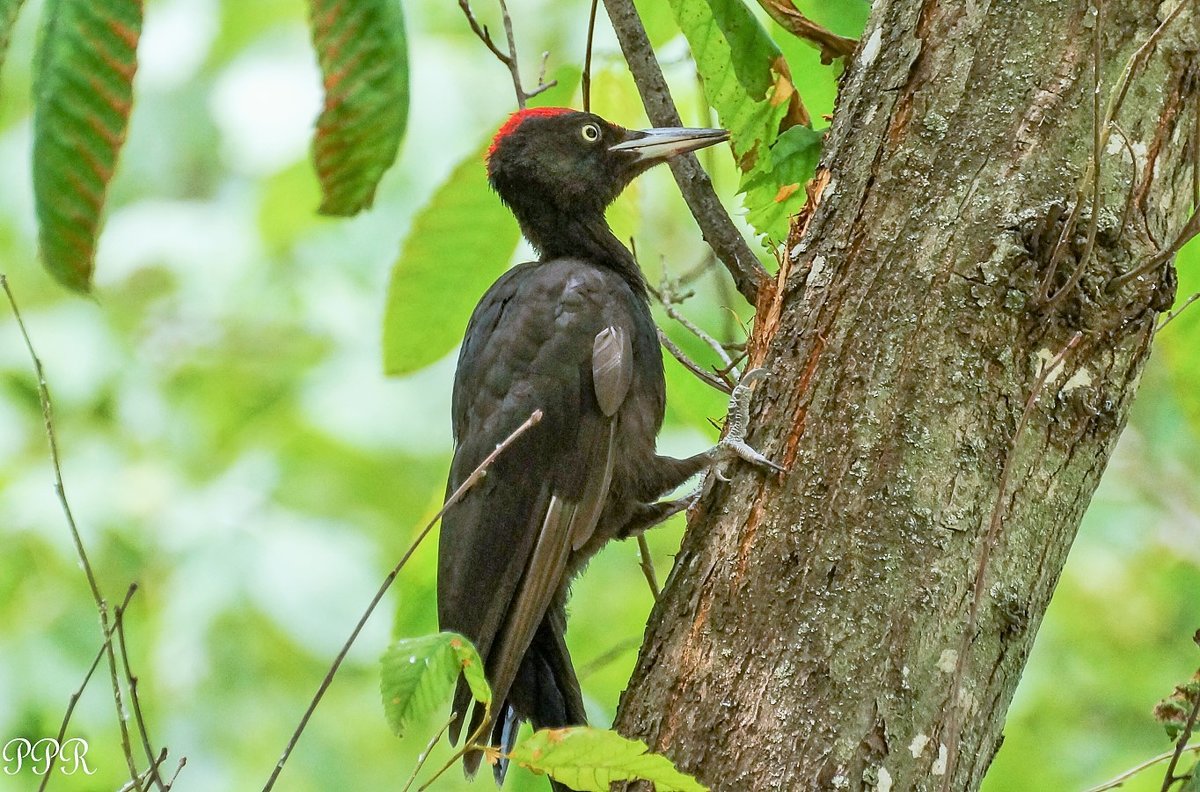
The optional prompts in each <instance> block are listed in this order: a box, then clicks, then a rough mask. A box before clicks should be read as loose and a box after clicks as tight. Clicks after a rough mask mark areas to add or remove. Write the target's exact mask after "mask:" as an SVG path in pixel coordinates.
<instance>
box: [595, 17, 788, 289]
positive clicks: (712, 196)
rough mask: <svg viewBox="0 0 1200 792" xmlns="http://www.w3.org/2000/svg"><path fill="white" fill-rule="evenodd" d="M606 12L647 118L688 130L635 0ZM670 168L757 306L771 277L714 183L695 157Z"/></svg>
mask: <svg viewBox="0 0 1200 792" xmlns="http://www.w3.org/2000/svg"><path fill="white" fill-rule="evenodd" d="M604 8H605V9H606V10H607V11H608V18H609V19H610V20H611V21H612V26H613V30H615V31H616V33H617V40H618V41H619V42H620V43H621V51H622V52H623V53H624V54H625V61H626V62H627V63H628V64H629V70H630V72H632V73H633V79H634V82H635V83H636V84H637V88H638V93H640V94H641V97H642V104H643V105H644V106H645V108H646V115H648V116H649V117H650V121H651V122H653V123H654V125H655V126H660V127H671V126H682V125H683V121H682V120H681V119H680V117H679V111H678V110H676V109H675V103H674V102H673V101H672V100H671V92H670V90H669V89H668V88H667V81H666V80H665V79H664V78H663V74H662V69H660V68H659V66H658V61H657V60H656V59H655V57H654V50H653V49H652V48H651V47H650V39H649V38H647V36H646V30H645V28H643V27H642V21H641V19H640V18H639V17H638V13H637V9H636V8H634V5H633V0H604ZM669 164H670V166H671V173H673V174H674V176H675V182H676V183H677V184H678V185H679V191H680V192H681V193H682V194H683V199H684V201H686V202H687V205H688V209H690V210H691V212H692V217H694V218H696V223H697V225H699V226H700V232H701V233H702V234H703V236H704V241H705V242H707V243H708V244H709V245H710V246H711V247H712V249H713V252H714V253H716V254H717V258H718V259H720V260H721V263H722V264H724V265H725V268H726V269H728V270H729V274H730V275H731V276H733V282H734V285H735V286H737V290H738V291H739V292H741V293H742V296H743V297H745V298H746V300H747V301H749V302H750V304H751V305H753V304H754V303H755V301H756V300H757V299H758V290H759V287H760V286H761V285H762V284H763V283H764V282H765V281H766V280H767V278H768V277H769V275H768V274H767V271H766V269H764V268H763V265H762V264H761V263H759V260H758V257H757V256H755V255H754V252H753V251H752V250H750V246H749V245H748V244H747V243H746V240H745V239H743V238H742V235H741V233H740V232H739V231H738V229H737V227H736V226H734V224H733V221H732V220H730V219H729V214H728V213H727V212H726V211H725V208H724V207H723V206H721V202H720V200H719V199H718V198H717V194H716V192H715V191H714V190H713V186H712V180H711V179H709V177H708V174H707V173H705V171H704V169H703V168H701V167H700V161H699V160H697V159H696V156H695V154H683V155H681V156H678V157H673V158H671V160H669Z"/></svg>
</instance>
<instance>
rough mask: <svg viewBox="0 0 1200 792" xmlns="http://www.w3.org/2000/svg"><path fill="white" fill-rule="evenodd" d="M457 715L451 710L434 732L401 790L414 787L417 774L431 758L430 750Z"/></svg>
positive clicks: (406, 791)
mask: <svg viewBox="0 0 1200 792" xmlns="http://www.w3.org/2000/svg"><path fill="white" fill-rule="evenodd" d="M457 717H458V713H457V712H451V713H450V717H449V718H447V719H446V722H445V723H443V724H442V727H441V728H440V729H438V730H437V733H436V734H434V735H433V738H432V739H430V741H429V742H428V743H427V744H426V745H425V750H424V751H421V753H420V754H418V755H417V765H416V767H414V768H413V771H412V773H411V774H410V775H409V776H408V781H407V782H406V783H405V784H404V789H402V790H401V792H408V790H410V789H412V785H413V784H414V783H416V780H417V774H418V773H420V772H421V768H422V767H424V766H425V762H426V761H428V760H429V753H430V751H432V750H433V749H434V746H436V745H437V744H438V742H439V741H440V740H441V739H442V735H443V734H445V733H446V730H447V729H449V728H450V724H452V723H454V720H455V718H457Z"/></svg>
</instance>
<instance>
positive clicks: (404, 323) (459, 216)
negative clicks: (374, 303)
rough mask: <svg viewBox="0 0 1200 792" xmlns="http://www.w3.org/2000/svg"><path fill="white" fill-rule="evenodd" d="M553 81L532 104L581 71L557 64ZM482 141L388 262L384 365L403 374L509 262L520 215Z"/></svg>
mask: <svg viewBox="0 0 1200 792" xmlns="http://www.w3.org/2000/svg"><path fill="white" fill-rule="evenodd" d="M554 77H555V79H556V80H557V81H558V85H557V86H555V87H554V88H551V89H550V90H548V91H546V92H545V93H543V94H540V95H538V97H537V99H538V101H537V102H534V104H547V105H552V104H562V103H565V102H567V101H569V100H570V98H571V96H572V95H573V93H574V91H575V86H576V85H577V84H578V81H579V71H578V70H577V69H574V68H562V69H559V70H558V71H557V73H556V74H555V75H554ZM486 151H487V144H484V145H482V146H480V147H479V148H478V149H476V150H475V151H473V152H471V153H470V154H469V155H467V157H466V159H464V160H463V161H462V162H460V163H459V164H458V166H457V167H456V168H455V169H454V171H453V172H452V173H451V174H450V177H449V178H448V179H446V181H445V182H444V183H443V184H442V186H441V187H439V188H438V189H437V191H436V192H435V193H434V195H433V198H432V199H430V201H429V203H427V204H426V205H425V207H424V208H423V209H421V211H420V212H419V213H418V214H417V216H416V218H415V219H414V220H413V224H412V228H411V229H410V230H409V232H408V238H407V239H405V241H404V249H403V251H402V252H401V253H400V258H399V260H397V262H396V264H395V265H394V266H393V267H392V275H391V282H390V284H389V285H388V295H387V305H386V307H385V309H384V317H383V368H384V371H385V372H386V373H388V374H393V375H395V374H408V373H411V372H413V371H416V370H417V369H420V368H423V367H424V366H428V365H429V364H430V363H433V362H434V361H436V360H439V359H440V358H442V357H443V356H444V355H445V354H446V353H448V352H449V351H450V350H452V349H454V347H455V346H457V345H458V343H459V341H461V340H462V337H463V331H464V330H466V327H467V320H468V319H469V318H470V316H471V311H472V310H473V309H474V308H475V304H476V303H477V302H478V301H479V298H480V297H482V296H483V293H484V292H485V291H486V290H487V288H488V287H489V286H491V285H492V282H493V281H495V280H496V278H498V277H500V275H502V274H503V273H504V270H505V269H507V268H508V264H509V261H510V260H511V259H512V256H513V253H514V251H516V249H517V242H518V241H519V240H520V238H521V232H520V229H519V228H518V227H517V221H516V220H514V219H513V217H512V215H511V214H510V213H509V211H508V210H507V209H506V208H504V205H503V204H502V203H500V199H499V198H497V197H496V196H495V194H493V193H492V190H491V188H490V187H489V186H488V183H487V172H486V170H485V169H484V165H483V155H484V152H486Z"/></svg>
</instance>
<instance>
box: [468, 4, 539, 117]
mask: <svg viewBox="0 0 1200 792" xmlns="http://www.w3.org/2000/svg"><path fill="white" fill-rule="evenodd" d="M458 7H459V8H461V9H462V12H463V15H464V16H466V18H467V24H468V25H470V26H471V32H473V33H474V34H475V35H476V37H478V39H479V40H480V41H482V42H483V43H484V45H485V46H486V47H487V48H488V49H489V50H491V52H492V54H493V55H495V56H496V60H498V61H500V62H501V63H503V64H504V65H505V67H507V69H508V73H509V74H510V75H511V76H512V83H513V92H514V93H516V95H517V107H519V108H521V109H522V110H524V109H525V104H526V102H528V101H529V100H530V99H532V98H533V97H535V96H537V95H538V94H540V93H542V92H543V91H546V90H549V89H550V88H553V87H554V86H555V85H557V84H558V81H557V80H551V81H550V82H546V81H545V75H546V59H547V58H548V57H549V53H545V54H543V55H542V71H541V74H540V75H538V84H537V87H536V88H534V89H533V90H532V91H526V90H525V87H524V86H523V85H522V84H521V68H520V65H519V63H518V58H517V43H516V38H515V37H514V36H513V26H512V17H511V16H509V13H508V6H507V5H506V4H505V2H504V0H500V14H501V16H502V17H503V18H504V37H505V39H506V40H507V43H508V52H505V51H504V50H502V49H500V47H499V46H498V45H497V44H496V42H495V40H493V39H492V34H491V33H489V32H488V29H487V26H486V25H481V24H479V20H477V19H476V18H475V12H473V11H472V10H471V4H470V3H469V2H468V0H458Z"/></svg>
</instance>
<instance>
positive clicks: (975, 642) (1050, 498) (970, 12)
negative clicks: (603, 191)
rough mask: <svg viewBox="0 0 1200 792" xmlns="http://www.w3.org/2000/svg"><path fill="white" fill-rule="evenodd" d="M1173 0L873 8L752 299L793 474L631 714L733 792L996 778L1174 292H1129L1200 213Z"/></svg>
mask: <svg viewBox="0 0 1200 792" xmlns="http://www.w3.org/2000/svg"><path fill="white" fill-rule="evenodd" d="M1184 1H1185V2H1187V3H1190V4H1191V6H1195V5H1197V4H1196V3H1195V2H1194V0H1184ZM1173 7H1174V3H1170V2H1168V3H1160V2H1157V0H1128V1H1127V2H1122V3H1116V2H1104V3H1103V4H1102V8H1101V12H1100V15H1099V18H1098V17H1097V12H1096V10H1095V9H1094V8H1093V5H1092V4H1091V3H1089V2H1084V1H1083V0H1070V2H1058V1H1057V0H1013V2H1006V3H990V2H986V0H985V1H984V2H950V1H949V0H879V1H878V2H876V3H875V6H874V9H873V11H872V15H871V19H870V21H869V22H868V25H867V30H866V32H865V34H864V36H863V42H864V44H863V45H860V49H859V52H858V53H857V54H856V55H855V57H854V59H853V60H852V61H851V62H850V63H849V64H848V68H847V71H846V74H845V77H844V80H843V85H842V91H841V95H840V98H839V102H838V107H837V110H836V113H835V116H834V121H833V127H832V129H831V131H830V134H829V139H828V143H827V147H826V154H825V160H824V162H823V164H822V168H821V169H820V170H819V171H818V178H817V181H816V182H815V186H816V188H817V189H815V190H814V192H816V193H817V194H818V195H819V200H818V202H817V205H816V206H815V207H814V211H813V212H812V214H811V215H810V216H808V217H807V218H806V219H805V220H804V226H805V227H803V228H800V227H797V228H795V229H794V238H793V239H792V240H790V241H789V245H788V255H787V257H786V260H785V262H784V265H783V267H782V268H781V271H780V273H779V275H778V278H777V280H776V282H775V284H774V287H773V288H764V289H763V290H762V291H761V292H760V295H759V301H758V320H757V325H756V328H755V332H754V335H753V339H752V341H753V343H752V349H751V354H752V361H753V362H754V363H758V364H761V365H765V366H766V367H768V368H769V369H770V370H771V371H772V372H773V374H774V376H773V377H772V379H771V380H770V381H769V383H767V384H766V385H765V386H760V387H759V394H758V396H757V397H756V402H755V405H754V419H755V428H754V430H753V432H752V434H751V437H750V440H751V442H753V443H754V444H755V445H756V446H757V447H759V448H760V449H761V450H763V451H764V452H766V453H768V455H770V456H772V457H773V458H775V459H781V460H784V461H786V463H787V465H788V467H789V472H788V474H787V475H785V476H783V477H781V478H770V479H763V478H762V477H761V476H760V475H759V474H758V473H757V472H754V471H749V470H747V471H745V472H744V473H743V474H741V475H738V476H736V477H735V479H734V480H733V482H732V483H731V484H729V485H727V486H725V485H722V486H720V487H717V488H716V489H715V490H714V492H712V493H711V494H710V495H709V496H708V497H707V498H706V499H705V500H704V501H703V502H702V503H701V504H700V506H699V508H698V509H697V510H696V511H695V512H694V513H693V514H692V515H691V519H690V522H689V528H688V531H687V534H686V536H685V538H684V543H683V547H682V549H681V552H680V554H679V556H678V558H677V561H676V564H675V568H674V570H673V571H672V573H671V577H670V579H669V581H668V583H667V585H666V587H665V589H664V591H663V594H662V596H661V598H660V600H659V602H658V604H657V605H656V607H655V610H654V613H653V614H652V616H651V621H650V626H649V629H648V632H647V636H646V641H645V644H644V645H643V648H642V652H641V655H640V657H639V660H638V664H637V667H636V670H635V673H634V676H633V679H632V680H631V683H630V687H629V689H628V690H627V691H626V693H625V695H624V696H623V698H622V703H621V709H620V712H619V714H618V720H617V727H618V729H619V730H620V731H622V732H623V733H625V734H628V735H631V736H638V737H641V738H643V739H646V740H647V742H648V743H649V744H650V745H651V747H652V748H653V749H655V750H660V751H663V752H665V753H666V754H667V755H668V756H670V757H671V758H672V759H673V760H674V761H675V762H676V763H677V764H678V765H679V766H680V768H681V769H683V770H686V771H688V772H691V773H694V774H695V775H696V776H697V777H698V778H699V779H700V780H702V781H703V782H704V783H706V784H708V785H710V786H711V787H712V788H713V789H715V790H759V789H762V790H773V789H781V790H802V789H885V788H890V789H905V790H908V789H920V790H924V789H955V790H958V789H975V788H977V787H978V784H979V782H980V781H981V779H982V777H983V774H984V772H985V771H986V769H987V766H988V764H989V762H990V761H991V758H992V756H993V755H994V753H995V751H996V750H997V748H998V747H999V742H1000V739H1001V730H1002V727H1003V720H1004V713H1005V711H1006V709H1007V707H1008V703H1009V701H1010V699H1011V696H1012V692H1013V690H1014V689H1015V687H1016V683H1017V680H1018V678H1019V676H1020V673H1021V669H1022V667H1023V665H1024V662H1025V659H1026V657H1027V655H1028V652H1029V648H1030V646H1031V644H1032V641H1033V637H1034V634H1035V633H1036V630H1037V627H1038V625H1039V624H1040V621H1041V618H1042V615H1043V613H1044V612H1045V609H1046V605H1047V603H1048V602H1049V598H1050V595H1051V593H1052V591H1053V588H1054V584H1055V582H1056V581H1057V578H1058V575H1059V572H1060V571H1061V569H1062V565H1063V563H1064V562H1065V559H1066V555H1067V551H1068V550H1069V548H1070V545H1071V542H1072V540H1073V538H1074V535H1075V531H1076V529H1077V528H1078V525H1079V521H1080V519H1081V518H1082V515H1083V513H1084V510H1085V509H1086V507H1087V504H1088V502H1089V500H1090V499H1091V496H1092V493H1093V491H1094V490H1095V487H1096V484H1097V483H1098V481H1099V478H1100V475H1101V473H1102V472H1103V470H1104V466H1105V464H1106V463H1107V461H1108V458H1109V456H1110V454H1111V452H1112V449H1113V446H1114V444H1115V442H1116V440H1117V437H1118V436H1119V434H1120V431H1121V429H1122V428H1123V426H1124V424H1125V420H1126V416H1127V414H1128V408H1129V405H1130V402H1131V400H1132V399H1133V397H1134V394H1135V393H1136V389H1137V381H1138V376H1139V374H1140V372H1141V369H1142V366H1143V364H1144V362H1145V360H1146V358H1147V356H1148V355H1149V352H1150V345H1151V341H1152V338H1153V330H1154V321H1155V317H1156V316H1157V314H1158V313H1159V312H1160V311H1162V310H1163V309H1164V308H1165V307H1166V306H1168V305H1169V304H1170V301H1171V298H1172V296H1173V291H1174V280H1173V273H1172V272H1171V270H1170V268H1169V265H1168V266H1164V267H1163V268H1160V269H1158V270H1156V271H1155V272H1152V273H1148V274H1146V275H1145V276H1143V277H1139V278H1134V279H1129V280H1126V281H1120V280H1119V278H1120V276H1121V275H1122V274H1124V273H1128V272H1131V271H1133V270H1134V269H1136V268H1137V267H1138V266H1140V265H1141V264H1143V263H1144V262H1146V261H1147V260H1150V259H1152V258H1153V257H1154V256H1155V255H1156V253H1157V252H1158V251H1159V250H1161V249H1163V248H1164V247H1165V246H1166V245H1168V244H1169V243H1170V242H1171V241H1172V234H1174V233H1177V232H1178V230H1179V229H1180V228H1181V227H1182V226H1183V224H1184V222H1185V220H1186V218H1187V212H1188V211H1189V209H1190V206H1191V203H1192V202H1193V200H1194V198H1193V189H1194V188H1193V185H1194V184H1195V179H1196V176H1195V173H1196V168H1197V166H1198V163H1196V162H1195V161H1194V160H1193V159H1192V158H1193V157H1194V156H1195V154H1194V152H1195V151H1196V150H1197V146H1198V145H1200V144H1198V143H1197V141H1196V136H1197V135H1200V131H1198V130H1200V122H1198V121H1197V119H1196V114H1197V106H1198V105H1200V65H1198V64H1200V58H1198V55H1197V46H1198V44H1197V42H1200V11H1197V10H1196V9H1195V8H1194V7H1192V8H1186V9H1184V10H1183V11H1182V12H1180V13H1179V14H1177V15H1176V16H1175V18H1173V19H1172V20H1171V23H1170V25H1169V26H1167V27H1166V28H1165V29H1163V30H1162V31H1160V32H1159V33H1156V32H1155V31H1156V29H1157V28H1158V27H1159V25H1160V24H1161V23H1162V21H1163V20H1164V19H1165V18H1166V15H1167V14H1169V13H1170V12H1171V10H1172V8H1173ZM1147 42H1149V44H1148V45H1147ZM1097 47H1098V49H1097ZM1139 48H1143V49H1142V50H1141V52H1142V54H1143V55H1145V57H1144V58H1142V57H1140V56H1139V57H1138V58H1137V59H1135V64H1134V68H1133V69H1132V70H1131V71H1130V79H1129V81H1128V85H1129V89H1128V91H1127V93H1126V95H1125V97H1124V100H1123V102H1122V103H1121V105H1120V107H1119V110H1118V112H1117V113H1116V114H1115V115H1114V117H1113V121H1114V123H1113V124H1112V125H1111V126H1110V127H1109V128H1108V129H1109V131H1108V132H1107V133H1106V137H1107V141H1106V144H1105V145H1104V146H1102V148H1101V150H1100V152H1099V163H1100V170H1099V177H1098V179H1096V180H1094V181H1095V183H1098V184H1099V187H1100V189H1099V194H1098V196H1093V194H1092V190H1091V186H1092V184H1093V179H1091V178H1090V176H1089V170H1088V169H1089V167H1090V165H1091V164H1092V162H1093V159H1094V158H1093V149H1094V147H1095V139H1096V133H1097V130H1098V127H1097V125H1096V123H1095V122H1094V118H1095V117H1096V116H1095V115H1094V110H1095V104H1094V102H1093V90H1094V79H1093V72H1094V70H1096V69H1097V67H1098V72H1099V74H1100V78H1101V83H1100V91H1101V93H1100V97H1101V99H1102V100H1103V101H1102V102H1100V105H1101V113H1102V115H1101V118H1102V117H1103V112H1104V111H1105V110H1106V109H1107V107H1108V105H1107V101H1108V100H1109V99H1110V97H1112V96H1113V93H1112V91H1113V88H1114V87H1115V86H1118V85H1120V84H1121V80H1122V77H1123V75H1124V74H1125V72H1126V69H1127V66H1128V64H1130V62H1131V59H1132V58H1134V56H1135V53H1138V52H1139ZM1093 213H1094V214H1095V221H1094V222H1093ZM1064 225H1065V226H1066V227H1067V228H1068V232H1067V233H1064V232H1063V229H1064ZM1077 333H1078V334H1079V339H1078V340H1077V341H1075V342H1073V346H1071V348H1069V349H1067V346H1068V344H1069V343H1071V340H1072V339H1073V338H1074V336H1075V335H1076V334H1077ZM1056 358H1057V359H1059V360H1061V366H1060V368H1059V370H1058V371H1056V372H1054V373H1051V374H1049V375H1046V374H1045V372H1044V371H1043V367H1044V366H1045V365H1046V364H1047V362H1050V361H1052V360H1054V359H1056ZM1031 393H1032V394H1033V395H1034V396H1036V398H1034V399H1032V400H1031V399H1030V396H1031ZM1018 429H1019V430H1020V431H1019V432H1018Z"/></svg>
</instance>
